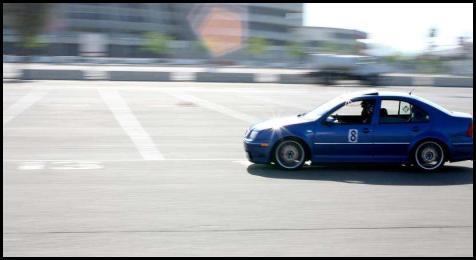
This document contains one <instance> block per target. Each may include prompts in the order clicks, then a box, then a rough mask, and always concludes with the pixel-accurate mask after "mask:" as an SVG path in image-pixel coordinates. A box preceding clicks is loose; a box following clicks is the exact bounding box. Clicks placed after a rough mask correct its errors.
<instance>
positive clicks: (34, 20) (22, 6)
mask: <svg viewBox="0 0 476 260" xmlns="http://www.w3.org/2000/svg"><path fill="white" fill-rule="evenodd" d="M52 5H53V4H48V3H5V4H3V16H4V21H5V19H6V20H7V21H8V22H9V25H10V26H11V27H12V29H13V30H15V31H16V32H17V33H18V38H19V45H20V49H21V50H22V52H23V53H24V54H25V55H26V56H28V55H29V54H31V53H30V50H32V49H36V48H40V47H43V46H44V45H45V44H43V43H41V42H40V40H39V34H40V33H41V32H42V30H43V29H44V28H45V24H46V22H47V21H48V15H49V11H50V9H51V7H52ZM5 17H7V18H5Z"/></svg>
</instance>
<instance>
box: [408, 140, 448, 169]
mask: <svg viewBox="0 0 476 260" xmlns="http://www.w3.org/2000/svg"><path fill="white" fill-rule="evenodd" d="M413 156H414V161H415V165H416V166H417V167H418V168H419V169H421V170H424V171H429V172H430V171H436V170H438V169H440V168H441V167H443V165H444V164H445V150H444V149H443V147H442V145H441V144H439V143H437V142H433V141H427V142H423V143H421V144H419V145H418V147H417V148H416V149H415V153H414V155H413Z"/></svg>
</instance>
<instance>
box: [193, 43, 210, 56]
mask: <svg viewBox="0 0 476 260" xmlns="http://www.w3.org/2000/svg"><path fill="white" fill-rule="evenodd" d="M191 47H192V49H193V50H194V52H196V53H200V54H203V53H206V52H207V51H208V48H207V46H206V45H205V44H203V42H202V41H194V42H193V43H192V46H191Z"/></svg>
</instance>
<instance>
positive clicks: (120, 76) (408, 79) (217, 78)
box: [4, 69, 473, 88]
mask: <svg viewBox="0 0 476 260" xmlns="http://www.w3.org/2000/svg"><path fill="white" fill-rule="evenodd" d="M20 78H21V79H22V80H109V81H165V82H167V81H175V82H182V81H190V82H223V83H279V84H317V82H316V80H315V79H313V78H312V77H309V76H308V75H307V74H273V73H268V74H266V73H225V72H223V73H222V72H154V71H116V70H115V71H101V70H48V69H23V70H22V71H21V73H20ZM4 79H5V77H4ZM379 80H380V85H381V86H434V87H463V88H472V87H473V78H472V77H457V76H453V77H448V76H431V75H419V76H411V75H382V76H381V77H380V79H379Z"/></svg>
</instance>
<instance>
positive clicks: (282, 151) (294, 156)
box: [273, 139, 306, 170]
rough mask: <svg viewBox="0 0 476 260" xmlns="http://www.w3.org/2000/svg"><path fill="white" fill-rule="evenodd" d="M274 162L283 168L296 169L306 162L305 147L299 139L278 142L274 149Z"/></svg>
mask: <svg viewBox="0 0 476 260" xmlns="http://www.w3.org/2000/svg"><path fill="white" fill-rule="evenodd" d="M273 156H274V162H275V163H276V165H277V166H278V167H279V168H281V169H284V170H298V169H300V168H302V167H303V166H304V164H305V162H306V149H304V146H303V145H302V143H300V142H299V141H296V140H293V139H286V140H283V141H281V142H279V143H278V144H277V145H276V149H274V153H273Z"/></svg>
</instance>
